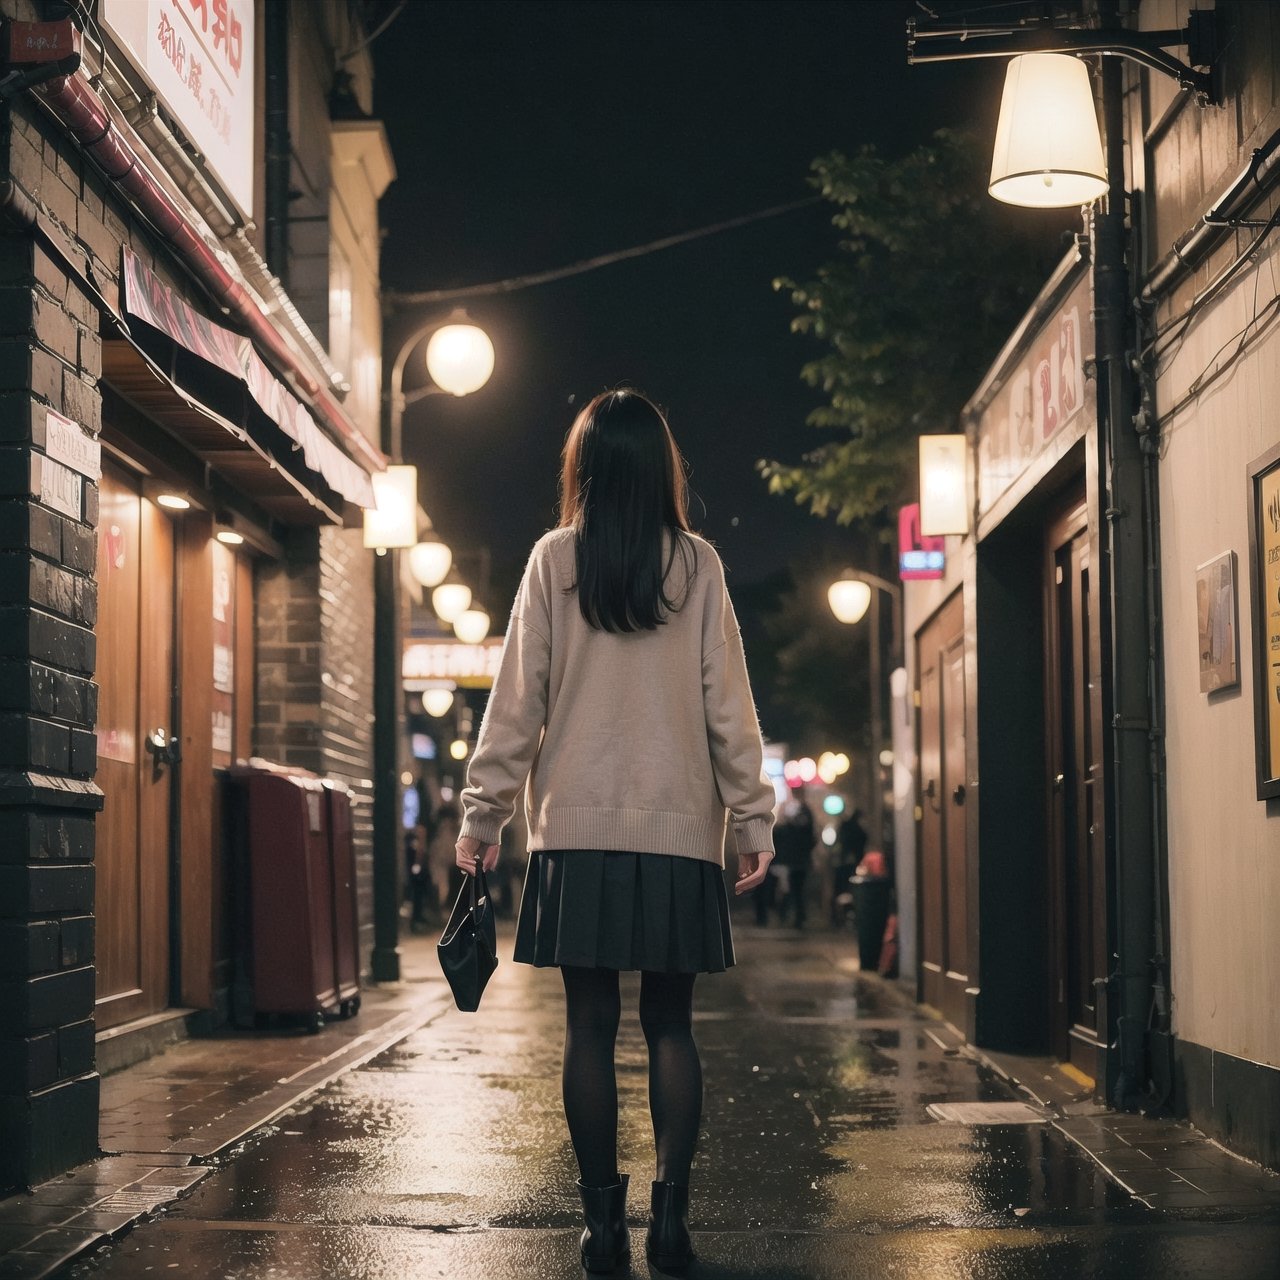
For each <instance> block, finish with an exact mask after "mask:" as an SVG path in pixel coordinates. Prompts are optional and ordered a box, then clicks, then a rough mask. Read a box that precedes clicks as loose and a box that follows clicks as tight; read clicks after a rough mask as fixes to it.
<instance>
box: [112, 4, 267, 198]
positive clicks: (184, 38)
mask: <svg viewBox="0 0 1280 1280" xmlns="http://www.w3.org/2000/svg"><path fill="white" fill-rule="evenodd" d="M254 5H255V0H99V4H98V22H99V25H100V26H101V27H102V28H103V30H104V31H105V32H106V34H107V35H108V36H110V37H111V39H112V40H113V42H114V43H115V44H116V45H117V46H118V48H119V51H120V53H121V54H122V55H123V56H124V58H125V59H126V60H127V61H128V62H129V63H130V64H131V65H132V67H133V68H134V70H135V71H136V72H137V73H138V74H139V75H140V76H141V77H142V79H143V80H144V81H145V82H146V84H147V85H148V86H149V87H150V88H151V89H153V90H154V91H155V94H156V96H157V97H158V98H159V99H160V101H161V103H162V104H163V105H164V108H165V110H166V111H167V112H168V113H169V115H171V116H172V117H173V119H174V120H175V121H176V123H177V125H178V127H179V128H180V129H181V130H182V132H183V133H184V134H186V136H187V138H188V140H189V141H190V142H191V143H192V145H193V146H195V148H196V149H197V150H198V151H199V152H200V153H201V154H202V155H203V156H204V158H205V162H206V164H207V165H208V167H209V169H210V170H211V171H212V173H213V176H214V177H215V178H217V180H218V181H219V183H221V185H222V186H223V187H224V188H225V189H226V193H227V195H229V196H230V197H231V199H232V200H233V201H234V202H235V203H236V205H237V207H238V208H239V209H240V212H241V213H243V214H246V215H252V213H253V119H254V48H253V33H254V22H255V15H254Z"/></svg>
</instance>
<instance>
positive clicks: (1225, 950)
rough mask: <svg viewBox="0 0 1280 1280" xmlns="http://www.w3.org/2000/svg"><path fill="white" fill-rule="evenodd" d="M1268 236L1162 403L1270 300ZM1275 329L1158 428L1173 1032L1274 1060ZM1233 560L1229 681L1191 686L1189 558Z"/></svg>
mask: <svg viewBox="0 0 1280 1280" xmlns="http://www.w3.org/2000/svg"><path fill="white" fill-rule="evenodd" d="M1278 273H1280V243H1278V244H1277V245H1276V246H1275V247H1274V248H1273V249H1272V250H1271V252H1270V253H1269V254H1265V255H1263V256H1262V259H1261V262H1260V264H1259V266H1258V267H1257V268H1256V269H1255V270H1254V271H1250V272H1246V273H1245V274H1244V276H1243V277H1242V279H1241V280H1240V282H1239V284H1238V285H1237V286H1236V288H1235V289H1233V290H1232V291H1231V293H1230V295H1229V296H1228V297H1226V298H1224V299H1223V300H1222V301H1220V302H1219V303H1218V304H1217V305H1216V306H1215V307H1214V308H1213V309H1212V311H1211V313H1210V314H1209V315H1208V317H1207V318H1206V319H1205V320H1204V322H1203V323H1201V324H1199V325H1198V326H1197V327H1196V328H1194V329H1193V330H1192V332H1191V334H1190V335H1189V336H1188V338H1187V340H1186V341H1185V343H1184V344H1183V345H1182V348H1181V349H1180V350H1179V352H1178V354H1177V357H1176V358H1175V359H1174V360H1172V361H1171V362H1170V365H1169V368H1168V371H1167V373H1166V374H1165V375H1164V376H1163V377H1162V378H1161V379H1160V381H1159V384H1158V388H1157V401H1158V404H1159V405H1161V406H1166V405H1174V404H1176V403H1177V402H1178V401H1180V400H1181V399H1182V398H1183V396H1184V395H1185V394H1186V390H1187V387H1188V384H1189V383H1190V381H1191V380H1192V379H1193V378H1195V377H1196V376H1197V375H1198V374H1200V372H1201V371H1202V370H1203V369H1205V368H1206V367H1210V366H1211V365H1212V363H1213V361H1214V358H1215V353H1217V352H1218V350H1219V348H1220V347H1221V346H1222V345H1223V343H1224V341H1226V340H1227V339H1228V338H1229V336H1230V335H1232V334H1234V333H1235V332H1237V331H1238V330H1240V329H1241V328H1243V327H1244V326H1245V325H1246V324H1248V323H1249V321H1250V319H1251V317H1252V316H1253V314H1254V305H1255V304H1254V297H1255V286H1256V288H1257V298H1258V299H1259V302H1260V303H1261V302H1264V301H1266V300H1269V299H1271V298H1273V297H1274V296H1275V293H1276V283H1275V282H1276V277H1277V274H1278ZM1278 404H1280V328H1277V327H1274V325H1273V327H1272V328H1271V329H1270V330H1269V331H1268V332H1267V333H1266V334H1265V335H1264V336H1263V338H1262V339H1261V340H1260V341H1259V342H1258V343H1257V345H1256V347H1255V348H1254V349H1253V351H1252V353H1251V354H1250V355H1248V356H1247V357H1246V358H1245V359H1243V360H1241V361H1240V362H1239V363H1237V364H1236V365H1235V366H1234V368H1233V369H1232V371H1231V372H1230V373H1229V374H1227V375H1226V376H1225V377H1223V378H1222V379H1220V380H1219V381H1218V382H1217V383H1215V384H1214V385H1213V387H1211V388H1210V389H1209V390H1208V391H1207V392H1206V393H1205V394H1203V395H1202V396H1200V397H1198V398H1197V399H1196V400H1194V401H1193V402H1191V403H1190V404H1188V405H1187V407H1186V408H1185V409H1184V410H1182V412H1181V413H1179V414H1177V415H1176V416H1174V417H1171V418H1165V419H1164V421H1163V423H1162V429H1163V435H1164V440H1165V455H1164V459H1163V461H1162V463H1161V468H1160V497H1161V502H1160V506H1161V526H1162V553H1163V554H1162V556H1161V572H1162V574H1163V576H1164V646H1165V671H1166V676H1165V689H1166V705H1167V719H1168V776H1169V800H1168V815H1169V896H1170V905H1171V909H1172V928H1171V935H1172V936H1171V940H1170V941H1171V948H1172V961H1173V998H1174V1004H1173V1015H1174V1030H1175V1032H1176V1034H1177V1035H1178V1036H1179V1038H1181V1039H1184V1040H1191V1041H1193V1042H1195V1043H1197V1044H1201V1045H1205V1046H1207V1047H1209V1048H1213V1049H1216V1050H1219V1051H1222V1052H1226V1053H1232V1054H1235V1055H1237V1056H1239V1057H1242V1058H1248V1059H1250V1060H1252V1061H1255V1062H1262V1063H1266V1064H1268V1065H1270V1066H1280V1003H1277V1001H1276V1000H1275V992H1276V991H1277V990H1280V946H1278V945H1277V944H1276V921H1277V919H1280V806H1278V805H1276V804H1275V803H1274V802H1272V803H1271V805H1270V806H1268V805H1267V804H1266V803H1263V802H1260V801H1258V800H1257V799H1255V789H1254V724H1253V706H1254V680H1253V641H1252V635H1251V631H1250V617H1251V613H1250V593H1249V585H1248V578H1249V532H1248V518H1249V508H1248V498H1247V487H1246V478H1245V469H1246V466H1247V464H1248V463H1249V462H1250V461H1251V460H1252V459H1254V458H1256V457H1258V456H1259V455H1260V454H1262V453H1264V452H1265V451H1266V450H1268V449H1271V448H1274V447H1275V446H1276V445H1277V444H1280V414H1277V411H1276V406H1277V405H1278ZM1223 551H1234V552H1235V554H1236V560H1237V588H1238V598H1239V607H1238V618H1237V623H1238V627H1239V632H1238V634H1239V637H1240V644H1239V653H1240V663H1239V665H1240V684H1239V687H1238V688H1237V689H1234V690H1223V691H1221V692H1218V693H1214V694H1203V693H1201V692H1200V684H1199V659H1198V648H1199V646H1198V636H1197V614H1196V591H1195V571H1196V566H1197V565H1200V564H1203V563H1204V562H1205V561H1207V560H1210V559H1212V558H1213V557H1214V556H1216V555H1218V554H1220V553H1221V552H1223Z"/></svg>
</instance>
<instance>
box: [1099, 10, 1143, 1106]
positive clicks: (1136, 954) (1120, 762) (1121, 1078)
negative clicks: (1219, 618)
mask: <svg viewBox="0 0 1280 1280" xmlns="http://www.w3.org/2000/svg"><path fill="white" fill-rule="evenodd" d="M1100 8H1101V9H1102V11H1103V13H1102V16H1103V19H1104V24H1114V23H1115V22H1116V20H1117V19H1116V13H1115V5H1114V3H1112V4H1107V5H1103V6H1100ZM1122 76H1123V68H1122V66H1121V65H1120V63H1118V62H1117V61H1115V60H1114V59H1103V62H1102V70H1101V77H1102V117H1103V120H1102V124H1103V146H1104V148H1105V151H1106V161H1107V174H1108V179H1109V183H1110V188H1109V191H1108V194H1107V201H1106V208H1105V209H1104V210H1098V211H1096V212H1095V214H1094V218H1093V227H1092V230H1093V285H1094V306H1095V314H1096V324H1097V364H1098V434H1099V446H1100V449H1101V457H1100V464H1101V465H1100V474H1101V475H1102V476H1103V477H1104V481H1103V497H1104V500H1105V507H1104V509H1103V511H1102V512H1101V513H1100V516H1101V520H1100V525H1101V535H1102V543H1103V555H1102V564H1101V565H1100V566H1099V568H1100V569H1101V571H1102V573H1103V575H1104V577H1103V582H1102V583H1101V584H1100V586H1101V591H1100V595H1101V597H1102V602H1103V618H1102V619H1101V629H1102V634H1103V636H1104V639H1106V640H1108V641H1109V643H1108V645H1107V650H1108V657H1109V681H1108V686H1109V687H1108V690H1107V692H1108V695H1109V696H1108V699H1107V701H1108V703H1109V707H1108V710H1109V712H1110V716H1111V743H1110V747H1111V752H1110V754H1111V768H1110V770H1109V773H1110V775H1111V785H1110V787H1109V788H1108V792H1109V794H1108V796H1107V799H1106V805H1107V817H1108V822H1107V826H1108V830H1109V831H1110V832H1111V835H1112V849H1111V850H1110V853H1111V857H1110V858H1109V863H1110V871H1109V876H1108V879H1109V880H1110V882H1111V884H1112V890H1113V899H1112V904H1111V914H1112V915H1113V919H1114V929H1115V939H1116V952H1117V966H1116V970H1115V972H1114V973H1113V974H1112V975H1111V978H1110V981H1109V988H1110V991H1111V993H1112V994H1113V995H1114V997H1115V1001H1116V1005H1117V1009H1116V1010H1115V1011H1114V1012H1115V1016H1114V1017H1111V1014H1112V1012H1113V1010H1112V1009H1111V1008H1108V1011H1107V1012H1108V1022H1109V1023H1110V1024H1111V1025H1112V1026H1114V1028H1115V1033H1116V1048H1117V1050H1118V1052H1117V1054H1115V1055H1109V1057H1108V1080H1107V1086H1108V1087H1107V1093H1108V1096H1109V1098H1110V1100H1111V1101H1112V1102H1113V1104H1114V1105H1117V1106H1129V1105H1132V1104H1133V1103H1134V1102H1135V1101H1136V1099H1137V1098H1139V1097H1140V1096H1141V1095H1142V1094H1143V1093H1144V1092H1145V1091H1146V1089H1147V1085H1148V1081H1149V1076H1150V1073H1149V1069H1148V1065H1147V1046H1146V1036H1145V1031H1146V1025H1147V1013H1148V1009H1149V1007H1150V1003H1151V998H1152V978H1153V974H1152V964H1151V958H1152V953H1153V927H1154V921H1153V918H1152V904H1153V901H1154V899H1153V884H1152V881H1153V868H1154V857H1153V849H1154V832H1153V830H1152V812H1151V802H1150V798H1151V757H1150V746H1151V733H1152V709H1151V701H1150V696H1149V693H1150V690H1149V687H1148V675H1149V657H1150V655H1149V652H1148V610H1149V609H1150V608H1151V607H1152V603H1153V602H1151V601H1149V599H1148V581H1147V564H1146V546H1145V543H1146V537H1145V533H1146V528H1145V525H1146V520H1145V504H1146V497H1147V493H1146V489H1145V486H1144V474H1143V459H1142V449H1141V447H1140V443H1139V439H1138V435H1137V433H1136V432H1135V431H1134V430H1133V419H1134V411H1135V408H1136V395H1135V391H1136V387H1135V382H1134V375H1133V368H1132V364H1131V361H1132V356H1133V349H1134V347H1135V345H1136V331H1135V328H1134V324H1133V313H1132V308H1131V305H1130V289H1129V283H1130V282H1129V263H1128V260H1127V250H1128V243H1129V236H1128V230H1127V227H1126V198H1127V192H1126V189H1125V158H1124V113H1123V83H1122ZM1110 1003H1111V1002H1110V1001H1108V1004H1109V1005H1110ZM1112 1056H1114V1057H1115V1058H1116V1059H1117V1061H1115V1062H1114V1063H1113V1062H1112V1061H1111V1057H1112Z"/></svg>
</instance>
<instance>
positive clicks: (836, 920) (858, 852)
mask: <svg viewBox="0 0 1280 1280" xmlns="http://www.w3.org/2000/svg"><path fill="white" fill-rule="evenodd" d="M869 839H870V837H869V836H868V835H867V829H866V827H864V826H863V825H862V810H861V809H854V811H853V812H852V813H851V814H849V816H848V817H847V818H845V820H844V821H843V822H842V823H841V824H840V830H839V832H838V833H837V836H836V859H835V869H834V870H833V872H832V883H831V923H832V925H833V926H835V927H837V928H838V927H839V926H841V925H842V924H844V922H845V919H846V917H847V915H848V913H849V912H850V911H851V910H852V908H853V890H852V889H851V887H850V882H851V881H852V880H853V877H854V876H855V875H856V874H857V871H858V863H860V862H861V861H862V859H863V857H864V856H865V854H866V852H867V842H868V840H869Z"/></svg>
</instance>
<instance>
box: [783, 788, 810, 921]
mask: <svg viewBox="0 0 1280 1280" xmlns="http://www.w3.org/2000/svg"><path fill="white" fill-rule="evenodd" d="M773 843H774V846H775V847H776V849H777V851H778V861H779V862H780V863H781V864H782V865H783V866H784V867H786V869H787V896H786V898H785V899H784V901H783V903H782V906H781V915H782V918H783V920H784V921H785V920H786V919H787V917H788V916H789V917H790V918H791V923H792V924H793V925H795V927H796V928H797V929H803V928H804V923H805V917H806V914H807V913H806V911H805V890H806V887H807V885H808V881H809V869H810V868H811V867H812V866H813V846H814V845H815V844H816V843H817V833H816V831H815V830H814V823H813V810H812V809H810V808H809V806H808V804H806V803H805V799H804V793H803V791H797V792H796V793H795V795H794V796H793V797H792V798H791V799H790V800H789V801H788V802H787V804H786V807H785V808H784V809H783V811H782V822H781V823H779V825H778V828H777V830H776V831H775V832H774V836H773Z"/></svg>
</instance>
